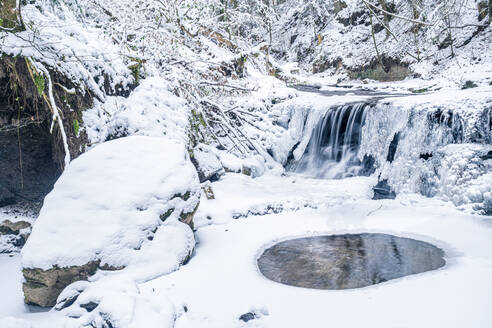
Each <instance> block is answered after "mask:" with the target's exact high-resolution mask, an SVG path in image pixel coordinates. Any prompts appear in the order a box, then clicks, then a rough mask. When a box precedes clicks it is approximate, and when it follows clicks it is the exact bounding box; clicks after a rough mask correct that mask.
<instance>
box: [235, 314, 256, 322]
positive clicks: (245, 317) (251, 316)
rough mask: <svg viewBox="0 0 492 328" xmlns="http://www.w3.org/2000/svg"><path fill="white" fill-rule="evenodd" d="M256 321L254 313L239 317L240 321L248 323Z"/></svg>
mask: <svg viewBox="0 0 492 328" xmlns="http://www.w3.org/2000/svg"><path fill="white" fill-rule="evenodd" d="M254 319H256V315H255V314H254V313H253V312H248V313H245V314H243V315H241V316H240V317H239V320H241V321H244V322H248V321H250V320H254Z"/></svg>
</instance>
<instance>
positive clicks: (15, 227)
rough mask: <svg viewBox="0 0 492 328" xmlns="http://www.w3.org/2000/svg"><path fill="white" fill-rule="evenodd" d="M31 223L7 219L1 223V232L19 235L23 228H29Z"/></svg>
mask: <svg viewBox="0 0 492 328" xmlns="http://www.w3.org/2000/svg"><path fill="white" fill-rule="evenodd" d="M30 226H31V224H30V223H29V222H26V221H17V222H12V221H10V220H5V221H3V222H2V223H0V234H2V235H18V234H19V233H20V231H21V230H22V229H26V228H29V227H30Z"/></svg>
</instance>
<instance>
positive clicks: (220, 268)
mask: <svg viewBox="0 0 492 328" xmlns="http://www.w3.org/2000/svg"><path fill="white" fill-rule="evenodd" d="M98 147H100V146H98ZM96 149H97V147H96ZM372 183H373V178H370V177H369V178H363V177H355V178H349V179H343V180H316V179H309V178H304V177H302V176H299V175H296V174H293V175H289V176H284V177H281V176H273V175H270V174H265V175H264V176H262V177H259V178H256V179H253V178H251V177H247V176H244V175H242V174H233V173H227V174H226V175H225V176H224V177H223V179H221V180H219V181H218V182H216V183H212V187H213V189H214V193H215V196H216V199H215V200H206V199H205V197H202V205H201V206H200V210H199V212H198V213H197V215H196V216H197V226H198V230H197V231H196V240H197V246H196V249H195V254H194V256H193V258H192V259H191V261H190V262H189V263H188V264H187V265H185V266H183V267H181V268H180V270H178V271H174V272H172V273H170V274H168V275H164V276H159V277H157V278H155V279H151V280H143V281H142V282H141V283H138V282H136V281H135V280H134V279H132V278H129V277H131V275H128V274H127V273H125V270H128V269H130V267H128V268H127V269H124V270H122V271H121V272H111V273H106V274H105V275H102V276H99V275H96V276H95V278H94V281H93V282H89V283H85V284H83V285H82V286H81V287H78V288H79V289H82V290H84V291H83V292H82V293H81V295H80V296H79V298H78V299H77V301H76V303H75V304H74V305H73V306H70V307H68V308H67V309H64V310H62V311H61V312H57V311H51V312H48V313H42V314H39V313H27V312H26V311H25V310H24V311H23V310H22V305H20V304H21V301H22V297H21V295H20V293H21V291H20V290H19V288H18V287H20V272H18V273H17V275H15V274H9V275H8V276H7V277H8V280H9V281H10V280H11V279H16V281H17V283H16V286H17V287H16V288H12V295H18V296H16V297H15V298H14V300H15V299H17V301H15V304H18V305H15V306H13V307H11V308H10V309H7V315H9V316H14V317H16V318H18V319H16V320H19V319H22V320H25V321H27V322H28V323H30V324H32V325H33V327H39V328H43V327H50V322H49V321H48V318H49V319H50V320H51V326H52V322H60V323H62V322H63V323H64V324H66V325H67V327H78V326H80V324H82V323H86V324H87V323H89V322H99V321H98V320H102V319H103V318H104V315H103V314H105V313H106V314H108V313H110V314H111V316H112V320H114V321H112V322H118V323H119V324H121V325H122V326H124V327H137V326H140V327H141V326H142V325H144V324H146V325H148V326H149V327H152V326H154V325H155V324H156V323H157V322H159V325H160V326H161V327H172V326H173V322H174V318H176V321H175V323H174V327H178V328H182V327H196V328H199V327H299V326H310V327H320V326H325V325H326V324H327V323H330V324H333V325H336V326H342V325H343V326H344V327H360V326H368V327H398V326H402V327H423V328H426V327H429V328H430V327H436V326H441V325H445V326H446V327H451V328H452V327H463V326H469V327H482V326H487V325H489V324H491V323H492V321H491V320H492V318H491V317H490V315H489V311H488V304H489V300H490V299H491V297H492V279H491V278H490V277H492V255H491V254H492V245H491V244H490V240H492V239H491V238H492V225H491V224H490V222H489V221H487V219H486V217H480V216H475V215H470V214H466V213H462V212H459V211H457V210H456V208H455V207H454V206H453V205H451V204H449V203H446V202H442V201H440V200H438V199H432V198H425V197H422V196H419V195H416V194H405V195H401V196H398V198H397V199H396V200H380V201H372V200H370V197H371V185H372ZM279 203H282V204H284V209H283V210H282V211H280V212H276V214H275V213H266V214H265V215H247V216H244V217H241V218H240V219H236V220H234V219H233V218H232V217H233V213H239V212H244V211H247V210H251V209H255V208H256V209H257V208H260V207H265V206H266V205H268V204H270V205H271V204H273V205H275V204H279ZM289 203H290V204H298V205H299V206H298V207H297V208H295V209H293V208H291V209H289V208H288V206H287V204H289ZM301 204H307V205H309V206H301ZM311 205H313V206H311ZM314 205H316V206H314ZM206 216H211V218H212V220H210V219H207V218H206ZM443 227H445V228H443ZM162 231H165V229H162ZM357 232H380V233H381V232H382V233H388V234H393V235H396V236H401V237H409V238H413V239H417V240H423V241H426V242H429V243H432V244H434V245H436V246H438V247H440V248H442V249H443V250H444V251H445V253H446V263H447V264H446V266H445V267H443V268H442V269H439V270H437V271H432V272H427V273H422V274H417V275H412V276H407V277H404V278H401V279H396V280H392V281H389V282H386V283H382V284H379V285H374V286H370V287H366V288H361V289H353V290H345V291H326V290H313V289H304V288H298V287H291V286H286V285H282V284H278V283H275V282H272V281H269V280H267V279H266V278H264V277H263V276H262V275H261V274H260V272H259V271H258V268H257V267H256V259H257V257H258V256H259V255H260V254H261V252H262V250H263V249H265V248H266V247H268V246H269V245H271V244H273V243H274V242H276V241H280V240H285V239H287V238H291V237H294V236H306V235H307V236H311V235H322V234H340V233H357ZM154 259H155V257H154ZM16 261H18V258H13V260H12V261H11V262H10V264H9V267H11V268H12V266H13V268H12V270H14V271H15V270H19V269H18V264H17V266H16V265H15V263H16ZM17 263H18V262H17ZM2 265H3V264H2ZM147 265H148V264H146V265H139V267H140V268H141V269H142V270H141V271H142V272H144V271H146V268H147ZM129 272H130V271H129ZM4 283H5V284H7V283H8V282H4ZM76 284H78V283H76ZM76 284H74V285H73V286H74V288H75V287H76ZM2 288H4V287H3V286H2ZM70 288H72V287H70V286H69V287H68V288H67V289H66V290H65V291H64V293H69V292H70ZM2 290H3V289H2ZM61 297H62V296H61ZM95 300H97V301H98V302H99V305H98V307H97V308H96V309H95V310H94V311H92V312H87V311H85V310H83V309H82V308H80V305H81V304H85V303H87V302H89V301H95ZM409 308H410V309H412V310H411V311H410V312H409V311H408V309H409ZM130 309H133V310H134V312H133V313H134V315H132V316H130V315H129V313H130V312H131V311H130ZM327 311H328V313H329V317H327ZM354 311H357V315H354ZM247 312H253V313H255V314H256V315H257V318H256V319H254V320H252V321H249V322H248V323H244V322H242V321H239V317H240V316H241V315H242V314H245V313H247ZM2 313H5V311H4V312H2ZM415 313H418V315H415ZM70 314H71V315H81V317H80V318H78V319H76V318H75V319H73V318H69V317H67V316H68V315H70ZM9 320H10V321H12V319H8V320H7V321H6V320H5V319H4V321H3V324H4V326H5V327H9V328H11V327H12V325H9V326H6V324H5V322H8V321H9ZM54 320H55V321H54ZM58 320H59V321H58ZM156 320H157V321H156ZM0 322H1V321H0ZM26 325H27V323H26ZM14 327H15V326H14ZM27 327H28V326H27Z"/></svg>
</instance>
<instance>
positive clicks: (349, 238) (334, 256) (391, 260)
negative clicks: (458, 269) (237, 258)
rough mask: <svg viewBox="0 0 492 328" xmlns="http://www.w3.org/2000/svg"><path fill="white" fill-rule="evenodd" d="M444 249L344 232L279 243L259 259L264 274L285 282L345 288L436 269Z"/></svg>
mask: <svg viewBox="0 0 492 328" xmlns="http://www.w3.org/2000/svg"><path fill="white" fill-rule="evenodd" d="M443 257H444V252H443V251H442V250H441V249H439V248H437V247H435V246H433V245H431V244H429V243H426V242H422V241H417V240H413V239H409V238H401V237H396V236H391V235H386V234H369V233H364V234H346V235H331V236H319V237H307V238H298V239H292V240H287V241H283V242H280V243H278V244H276V245H274V246H272V247H270V248H268V249H267V250H265V251H264V253H263V254H262V255H261V256H260V258H259V259H258V267H259V269H260V271H261V272H262V273H263V275H264V276H265V277H267V278H268V279H271V280H273V281H276V282H279V283H283V284H286V285H292V286H298V287H306V288H316V289H348V288H358V287H365V286H369V285H374V284H378V283H381V282H384V281H388V280H391V279H396V278H400V277H403V276H407V275H411V274H416V273H421V272H425V271H430V270H435V269H438V268H440V267H442V266H444V265H445V264H446V262H445V260H444V258H443Z"/></svg>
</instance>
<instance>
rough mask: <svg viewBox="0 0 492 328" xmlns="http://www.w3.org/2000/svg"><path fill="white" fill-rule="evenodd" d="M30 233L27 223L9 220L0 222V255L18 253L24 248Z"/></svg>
mask: <svg viewBox="0 0 492 328" xmlns="http://www.w3.org/2000/svg"><path fill="white" fill-rule="evenodd" d="M30 233H31V224H30V223H29V222H26V221H16V222H12V221H10V220H5V221H3V222H0V253H11V252H16V251H18V250H19V249H20V247H22V246H24V244H25V243H26V240H27V238H28V237H29V234H30Z"/></svg>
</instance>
